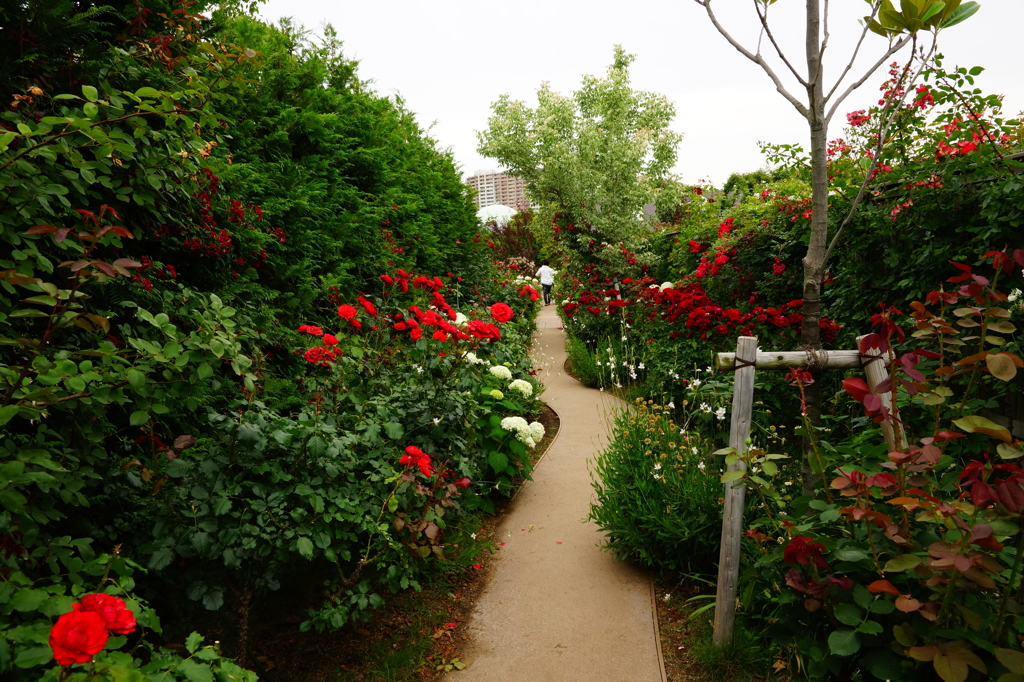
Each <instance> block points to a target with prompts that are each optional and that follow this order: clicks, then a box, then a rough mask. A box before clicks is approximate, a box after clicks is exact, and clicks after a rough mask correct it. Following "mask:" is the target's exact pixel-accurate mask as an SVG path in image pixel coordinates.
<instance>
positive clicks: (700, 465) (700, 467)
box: [694, 448, 704, 471]
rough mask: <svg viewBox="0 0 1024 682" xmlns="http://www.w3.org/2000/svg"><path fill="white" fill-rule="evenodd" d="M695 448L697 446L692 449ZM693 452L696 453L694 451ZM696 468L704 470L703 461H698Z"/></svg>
mask: <svg viewBox="0 0 1024 682" xmlns="http://www.w3.org/2000/svg"><path fill="white" fill-rule="evenodd" d="M696 449H697V448H694V450H696ZM694 454H696V453H694ZM697 468H698V469H700V470H701V471H704V462H701V463H699V464H698V465H697Z"/></svg>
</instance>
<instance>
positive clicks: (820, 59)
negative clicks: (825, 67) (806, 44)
mask: <svg viewBox="0 0 1024 682" xmlns="http://www.w3.org/2000/svg"><path fill="white" fill-rule="evenodd" d="M828 39H829V32H828V0H825V32H824V35H823V36H822V39H821V49H820V50H818V63H819V64H821V63H822V62H823V61H824V60H825V48H826V47H828Z"/></svg>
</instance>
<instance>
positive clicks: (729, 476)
mask: <svg viewBox="0 0 1024 682" xmlns="http://www.w3.org/2000/svg"><path fill="white" fill-rule="evenodd" d="M746 474H747V472H746V471H744V470H743V469H733V470H732V471H726V472H725V473H724V474H722V479H721V480H722V483H729V482H731V481H737V480H739V479H741V478H743V477H744V476H746Z"/></svg>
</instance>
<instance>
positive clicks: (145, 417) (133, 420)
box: [128, 410, 149, 426]
mask: <svg viewBox="0 0 1024 682" xmlns="http://www.w3.org/2000/svg"><path fill="white" fill-rule="evenodd" d="M148 421H149V412H146V411H145V410H136V411H135V412H132V414H131V416H130V417H128V423H129V424H131V425H132V426H144V425H145V424H146V422H148Z"/></svg>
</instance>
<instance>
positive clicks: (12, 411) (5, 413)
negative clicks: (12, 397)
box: [0, 405, 21, 426]
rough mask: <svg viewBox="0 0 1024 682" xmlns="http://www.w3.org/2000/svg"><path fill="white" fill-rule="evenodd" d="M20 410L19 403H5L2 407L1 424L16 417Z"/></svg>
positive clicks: (0, 413)
mask: <svg viewBox="0 0 1024 682" xmlns="http://www.w3.org/2000/svg"><path fill="white" fill-rule="evenodd" d="M20 411H21V408H20V407H18V406H17V405H5V406H3V407H0V426H3V425H4V424H6V423H7V422H9V421H11V420H12V419H14V415H16V414H18V412H20Z"/></svg>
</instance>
